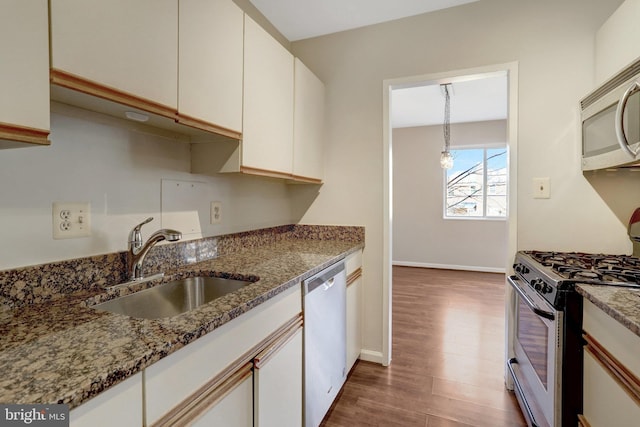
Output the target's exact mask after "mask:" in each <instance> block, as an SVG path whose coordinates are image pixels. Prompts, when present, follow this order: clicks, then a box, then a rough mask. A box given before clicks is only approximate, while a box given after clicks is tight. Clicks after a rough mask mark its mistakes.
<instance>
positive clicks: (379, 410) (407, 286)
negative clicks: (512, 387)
mask: <svg viewBox="0 0 640 427" xmlns="http://www.w3.org/2000/svg"><path fill="white" fill-rule="evenodd" d="M504 280H505V278H504V275H503V274H494V273H476V272H467V271H451V270H433V269H423V268H411V267H394V269H393V354H392V355H393V357H392V362H391V365H390V366H388V367H383V366H381V365H378V364H374V363H370V362H362V361H359V362H358V363H357V364H356V366H355V367H354V369H353V370H352V371H351V374H350V376H349V378H348V380H347V382H346V384H345V386H344V387H343V389H342V391H341V393H340V395H339V396H338V398H337V400H336V402H335V403H334V405H333V406H332V408H331V410H330V412H329V414H327V416H326V417H325V420H324V421H323V423H322V426H325V427H336V426H345V427H347V426H348V427H354V426H385V427H386V426H403V427H410V426H420V427H469V426H486V427H516V426H526V423H525V421H524V419H523V418H522V415H521V413H520V410H519V408H518V405H517V402H516V400H515V397H514V396H513V395H512V394H511V393H509V392H507V391H506V389H505V387H504V380H503V378H504V290H505V287H504V283H505V281H504Z"/></svg>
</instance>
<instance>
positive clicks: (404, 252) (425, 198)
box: [392, 120, 507, 271]
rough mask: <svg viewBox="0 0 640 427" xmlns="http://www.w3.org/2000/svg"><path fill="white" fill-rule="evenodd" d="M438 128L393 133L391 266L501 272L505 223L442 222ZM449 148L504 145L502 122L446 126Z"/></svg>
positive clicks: (401, 130) (505, 236) (442, 202)
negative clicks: (449, 133)
mask: <svg viewBox="0 0 640 427" xmlns="http://www.w3.org/2000/svg"><path fill="white" fill-rule="evenodd" d="M442 138H443V137H442V126H441V125H440V126H421V127H410V128H398V129H394V130H393V251H392V253H393V261H394V264H401V265H410V266H423V267H438V268H455V269H469V270H479V271H504V270H505V265H504V264H505V262H504V261H505V259H506V256H507V255H506V248H507V223H506V221H504V220H467V219H446V220H445V219H444V218H443V211H444V207H443V205H444V198H443V191H444V172H443V170H442V168H440V163H439V161H440V151H441V150H442V144H443V142H442V141H443V139H442ZM451 139H452V142H451V146H452V148H453V149H455V148H456V146H466V147H469V146H472V145H478V144H480V145H482V144H495V143H503V144H504V143H505V142H506V122H505V121H504V120H496V121H489V122H476V123H461V124H453V125H451Z"/></svg>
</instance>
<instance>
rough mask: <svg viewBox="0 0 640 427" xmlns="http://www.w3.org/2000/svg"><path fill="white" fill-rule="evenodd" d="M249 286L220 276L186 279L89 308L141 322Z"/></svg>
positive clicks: (247, 283)
mask: <svg viewBox="0 0 640 427" xmlns="http://www.w3.org/2000/svg"><path fill="white" fill-rule="evenodd" d="M251 283H253V282H249V281H244V280H234V279H225V278H221V277H206V276H200V277H190V278H187V279H180V280H174V281H172V282H168V283H165V284H162V285H158V286H155V287H153V288H149V289H145V290H143V291H139V292H136V293H134V294H130V295H125V296H122V297H119V298H116V299H113V300H110V301H107V302H103V303H101V304H96V305H94V306H93V308H95V309H97V310H104V311H109V312H112V313H119V314H124V315H126V316H130V317H137V318H143V319H159V318H162V317H172V316H175V315H178V314H180V313H185V312H187V311H190V310H193V309H194V308H196V307H199V306H201V305H203V304H206V303H208V302H210V301H213V300H214V299H216V298H220V297H222V296H224V295H226V294H229V293H231V292H234V291H237V290H238V289H241V288H243V287H245V286H247V285H250V284H251Z"/></svg>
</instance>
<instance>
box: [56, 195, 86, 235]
mask: <svg viewBox="0 0 640 427" xmlns="http://www.w3.org/2000/svg"><path fill="white" fill-rule="evenodd" d="M51 217H52V230H53V238H54V239H76V238H79V237H88V236H90V235H91V203H89V202H54V203H53V205H52V208H51Z"/></svg>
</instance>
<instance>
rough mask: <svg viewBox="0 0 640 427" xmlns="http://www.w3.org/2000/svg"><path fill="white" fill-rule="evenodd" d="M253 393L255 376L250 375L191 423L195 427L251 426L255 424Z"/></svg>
mask: <svg viewBox="0 0 640 427" xmlns="http://www.w3.org/2000/svg"><path fill="white" fill-rule="evenodd" d="M252 395H253V378H252V376H249V377H248V378H246V379H245V380H243V381H242V382H241V383H239V384H238V385H237V387H235V388H234V389H233V390H232V391H231V392H229V394H228V395H227V396H226V397H225V398H224V399H223V400H222V401H220V402H218V404H216V405H215V406H214V407H213V408H211V409H210V410H209V411H208V412H207V413H206V414H204V415H203V416H202V417H201V418H199V419H197V420H196V421H195V422H194V423H193V424H191V425H193V426H194V427H211V426H225V427H226V426H229V427H241V426H242V427H251V426H252V425H253V412H252V409H251V398H252Z"/></svg>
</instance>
